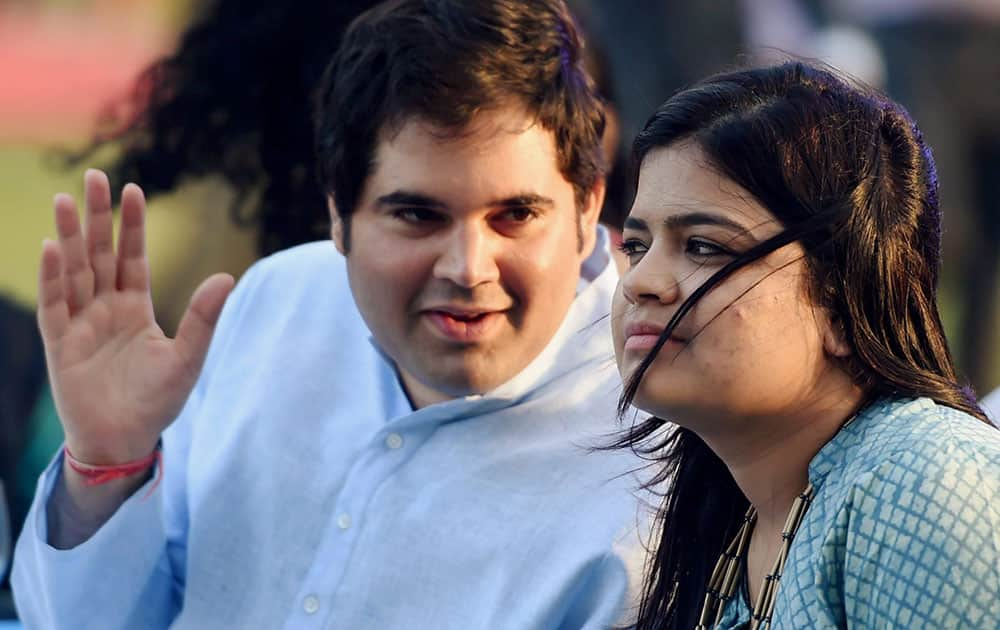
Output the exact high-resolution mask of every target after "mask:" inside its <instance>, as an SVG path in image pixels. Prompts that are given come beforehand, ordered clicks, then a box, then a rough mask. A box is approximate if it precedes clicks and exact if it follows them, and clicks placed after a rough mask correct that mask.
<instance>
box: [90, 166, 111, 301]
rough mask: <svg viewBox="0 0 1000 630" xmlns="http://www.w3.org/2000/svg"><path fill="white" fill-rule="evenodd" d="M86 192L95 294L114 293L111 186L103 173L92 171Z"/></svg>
mask: <svg viewBox="0 0 1000 630" xmlns="http://www.w3.org/2000/svg"><path fill="white" fill-rule="evenodd" d="M83 188H84V197H85V199H86V202H87V211H86V235H87V254H88V256H89V258H90V267H91V269H92V270H93V273H94V293H95V294H97V293H101V292H103V291H113V290H114V288H115V251H114V236H113V232H114V230H113V220H112V217H111V184H110V183H108V176H107V175H105V174H104V173H103V172H101V171H98V170H96V169H89V170H88V171H87V173H86V174H85V175H84V176H83Z"/></svg>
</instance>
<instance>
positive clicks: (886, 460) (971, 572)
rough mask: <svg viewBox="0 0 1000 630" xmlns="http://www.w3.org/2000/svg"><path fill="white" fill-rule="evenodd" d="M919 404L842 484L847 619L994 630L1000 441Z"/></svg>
mask: <svg viewBox="0 0 1000 630" xmlns="http://www.w3.org/2000/svg"><path fill="white" fill-rule="evenodd" d="M916 402H917V403H918V404H912V405H908V406H905V407H903V408H896V409H894V413H892V414H888V415H886V416H885V418H882V419H881V420H883V421H884V423H885V425H884V426H881V427H879V429H878V430H876V431H873V432H872V433H871V434H869V435H868V437H867V440H868V441H870V442H871V444H869V445H868V447H867V448H859V449H858V450H857V456H858V458H859V459H861V460H862V461H864V464H865V465H864V466H862V467H859V468H856V469H855V471H856V474H855V475H854V476H853V478H852V479H849V480H845V481H847V482H848V483H846V484H845V490H846V493H845V495H844V496H845V501H844V504H843V506H842V509H841V513H840V515H839V516H840V518H839V519H838V521H839V523H838V527H837V528H836V529H837V530H838V531H837V534H836V535H835V538H839V540H838V541H837V543H838V546H840V545H842V547H841V549H842V551H843V555H842V565H841V566H840V567H839V571H838V573H840V577H841V579H842V588H843V600H842V601H843V605H844V612H845V614H846V617H847V620H848V622H849V624H858V625H859V626H862V627H884V626H886V624H889V625H898V626H902V627H913V626H914V625H922V624H923V625H926V626H928V627H984V626H983V625H982V623H983V622H984V620H987V619H988V620H989V622H988V623H987V625H990V626H991V627H996V624H1000V534H998V532H1000V508H998V500H1000V433H998V432H997V431H996V430H995V429H993V428H992V427H990V426H988V425H986V424H985V423H983V422H981V421H979V420H977V419H975V418H972V417H971V416H968V415H967V414H964V413H962V412H960V411H957V410H954V409H951V408H948V407H944V406H940V405H936V404H934V403H932V402H930V401H916ZM887 430H891V431H892V433H893V436H892V437H893V439H892V440H887V439H884V436H883V435H882V434H884V433H885V432H886V431H887ZM880 436H881V437H883V439H882V440H881V441H880V439H879V438H880ZM865 460H867V461H865Z"/></svg>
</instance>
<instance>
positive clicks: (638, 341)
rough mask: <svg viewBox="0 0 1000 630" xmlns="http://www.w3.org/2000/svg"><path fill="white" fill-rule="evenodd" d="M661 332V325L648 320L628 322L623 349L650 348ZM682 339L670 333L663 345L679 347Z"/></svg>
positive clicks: (646, 349) (682, 343)
mask: <svg viewBox="0 0 1000 630" xmlns="http://www.w3.org/2000/svg"><path fill="white" fill-rule="evenodd" d="M662 334H663V327H662V326H659V325H657V324H653V323H650V322H630V323H628V324H627V325H626V326H625V350H641V351H649V350H652V349H653V348H654V347H655V346H656V344H657V343H658V342H659V340H660V335H662ZM683 345H684V340H683V339H680V338H678V337H674V336H673V335H671V336H670V337H669V338H668V339H667V340H666V341H665V342H664V344H663V347H664V348H666V347H668V346H673V347H675V348H680V347H682V346H683Z"/></svg>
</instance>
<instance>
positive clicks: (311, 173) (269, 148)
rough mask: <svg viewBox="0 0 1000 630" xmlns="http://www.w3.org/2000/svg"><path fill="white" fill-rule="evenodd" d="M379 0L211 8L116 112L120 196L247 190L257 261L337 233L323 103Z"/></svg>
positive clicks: (108, 133)
mask: <svg viewBox="0 0 1000 630" xmlns="http://www.w3.org/2000/svg"><path fill="white" fill-rule="evenodd" d="M375 4H377V2H376V0H337V1H335V2H331V1H329V0H302V1H299V2H273V1H272V0H209V1H206V2H203V3H201V4H200V5H199V6H198V8H197V10H196V15H195V16H194V19H193V20H192V22H191V25H190V26H189V27H188V28H187V29H186V30H185V31H184V32H183V33H182V34H181V36H180V42H179V44H178V46H177V48H176V50H175V51H174V52H172V53H171V54H169V55H167V56H165V57H163V58H162V59H160V60H158V61H156V62H155V63H153V64H152V65H151V66H150V67H149V68H148V69H147V70H145V71H144V72H143V73H142V75H141V76H140V77H139V78H138V80H137V81H136V83H135V87H134V88H133V91H132V93H131V94H130V95H129V96H128V98H127V99H125V100H124V101H122V102H117V103H115V104H114V106H113V107H111V108H109V109H108V110H107V111H106V112H105V114H104V117H103V120H102V122H101V124H100V126H99V130H98V133H97V137H96V138H95V141H94V144H93V146H91V147H90V148H89V149H88V150H86V151H84V152H83V153H81V154H80V155H79V156H77V157H76V159H75V161H77V162H79V161H83V160H87V159H90V158H91V156H92V153H93V151H94V149H96V148H98V147H100V146H103V145H105V144H107V143H113V144H115V145H116V146H117V147H118V148H119V149H120V154H118V155H117V157H116V158H115V159H114V160H113V162H112V163H111V164H110V165H108V166H107V168H106V170H107V171H108V174H109V176H110V178H111V180H112V182H113V183H116V182H117V184H116V186H115V187H119V186H120V185H122V184H124V183H125V182H129V181H134V182H140V183H141V184H142V186H143V190H144V191H145V192H146V194H147V195H149V196H156V195H158V194H161V193H170V192H172V191H174V190H175V189H176V188H178V187H179V186H180V185H181V184H183V183H184V182H185V181H186V180H189V179H196V178H202V177H207V176H212V175H215V176H219V177H221V178H222V179H223V180H224V181H225V182H227V183H228V184H229V185H230V186H232V188H233V189H234V190H235V191H236V193H237V197H236V200H235V202H234V204H233V206H232V208H231V209H230V212H231V213H232V215H233V218H234V220H235V221H236V222H237V223H238V224H250V225H256V226H257V227H258V229H259V234H258V247H257V249H258V253H259V254H261V255H264V254H269V253H271V252H274V251H276V250H279V249H283V248H286V247H290V246H292V245H297V244H300V243H304V242H307V241H311V240H317V239H322V238H324V237H326V236H327V235H328V232H329V224H328V222H327V214H326V203H325V197H324V195H323V192H322V190H320V188H319V187H318V186H317V185H316V178H315V172H316V162H315V152H314V149H313V146H314V145H313V126H312V116H311V115H312V98H311V95H312V93H313V91H314V90H315V87H316V85H317V83H318V82H319V80H320V77H321V76H322V74H323V70H324V69H325V68H326V66H327V64H328V62H329V61H330V58H331V57H332V56H333V54H334V52H335V51H336V50H337V47H338V45H339V44H340V37H341V34H342V33H343V31H344V29H346V27H347V25H348V24H349V23H350V22H351V20H353V19H354V18H355V17H357V16H358V15H359V14H360V13H362V12H363V11H365V10H366V9H368V8H370V7H372V6H374V5H375Z"/></svg>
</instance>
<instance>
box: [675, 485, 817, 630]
mask: <svg viewBox="0 0 1000 630" xmlns="http://www.w3.org/2000/svg"><path fill="white" fill-rule="evenodd" d="M812 497H813V487H812V484H811V483H810V484H809V485H807V486H806V489H805V490H803V491H802V494H800V495H799V496H797V497H795V501H794V502H793V503H792V509H791V510H790V511H789V512H788V518H787V519H785V526H784V527H783V528H782V530H781V548H780V549H779V550H778V557H777V559H776V560H775V562H774V568H773V569H772V570H771V572H770V573H768V574H767V575H766V576H764V580H763V581H762V583H761V587H760V593H759V594H758V595H757V602H756V603H755V604H754V607H753V613H752V614H751V616H750V630H768V629H769V628H770V627H771V615H772V614H773V613H774V599H775V595H776V594H777V592H778V584H779V582H780V581H781V574H782V573H783V572H784V570H785V561H786V560H787V559H788V550H789V548H791V546H792V539H793V538H794V537H795V532H797V531H798V529H799V525H800V524H801V523H802V517H803V516H804V515H805V513H806V510H807V509H808V508H809V503H810V502H811V501H812ZM756 522H757V510H756V509H755V508H754V507H753V506H752V505H751V506H750V508H749V509H748V510H747V513H746V516H744V517H743V524H742V525H740V529H739V531H737V532H736V537H735V538H733V541H732V542H731V543H729V546H728V547H726V549H725V551H723V552H722V555H720V556H719V560H718V561H717V562H716V563H715V569H714V570H713V571H712V577H711V579H709V581H708V591H707V592H706V593H705V604H704V605H703V606H702V609H701V617H700V618H699V620H698V625H697V626H695V630H709V628H713V627H715V625H716V624H718V623H719V621H720V619H721V618H722V610H723V609H724V608H725V604H726V602H727V601H729V599H730V598H731V597H732V596H733V593H734V592H735V591H736V584H737V583H738V581H739V580H738V576H739V574H740V567H741V566H742V560H743V555H744V554H745V553H746V548H747V544H748V543H749V542H750V533H751V532H752V531H753V526H754V524H755V523H756Z"/></svg>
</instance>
